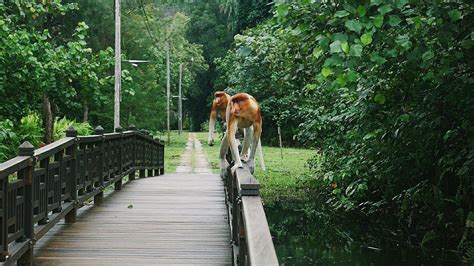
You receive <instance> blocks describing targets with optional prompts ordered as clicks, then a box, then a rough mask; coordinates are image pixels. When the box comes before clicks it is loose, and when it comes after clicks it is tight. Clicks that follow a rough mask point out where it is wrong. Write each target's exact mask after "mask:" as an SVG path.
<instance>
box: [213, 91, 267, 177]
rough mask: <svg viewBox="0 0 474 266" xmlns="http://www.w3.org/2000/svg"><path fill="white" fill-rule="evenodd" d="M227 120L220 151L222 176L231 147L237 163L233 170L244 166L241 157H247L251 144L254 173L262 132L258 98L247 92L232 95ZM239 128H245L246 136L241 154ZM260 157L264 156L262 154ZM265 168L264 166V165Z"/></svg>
mask: <svg viewBox="0 0 474 266" xmlns="http://www.w3.org/2000/svg"><path fill="white" fill-rule="evenodd" d="M226 121H227V131H226V133H225V135H224V138H223V139H222V143H221V147H220V153H219V159H220V169H221V177H222V178H224V175H225V172H226V169H227V166H228V163H227V161H226V159H225V155H226V153H227V150H228V149H229V147H230V151H231V154H232V158H233V159H234V163H235V165H234V166H233V167H232V171H235V169H237V167H242V162H241V157H242V158H245V157H246V154H247V152H248V150H249V146H250V154H249V156H248V159H247V163H248V165H249V168H250V172H251V173H252V174H253V172H254V170H255V153H256V150H257V146H259V145H258V144H259V142H260V135H261V133H262V111H261V109H260V106H259V104H258V102H257V100H255V98H254V97H252V96H251V95H249V94H247V93H238V94H236V95H234V96H232V97H231V98H230V101H229V103H228V104H227V109H226ZM237 128H243V129H244V130H245V138H244V143H243V147H242V153H241V154H240V155H239V149H238V147H237V142H236V139H235V133H236V131H237ZM260 157H261V158H262V156H261V154H260ZM263 168H264V166H263V165H262V169H263Z"/></svg>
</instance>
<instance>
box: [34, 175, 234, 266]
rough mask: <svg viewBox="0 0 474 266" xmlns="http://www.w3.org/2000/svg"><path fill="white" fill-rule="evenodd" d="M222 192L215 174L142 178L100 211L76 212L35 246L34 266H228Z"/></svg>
mask: <svg viewBox="0 0 474 266" xmlns="http://www.w3.org/2000/svg"><path fill="white" fill-rule="evenodd" d="M227 219H228V217H227V211H226V205H225V196H224V188H223V184H222V181H221V180H220V178H219V177H218V176H217V175H214V174H210V173H178V174H166V175H163V176H157V177H148V178H141V179H137V180H134V181H131V182H129V183H127V185H125V186H124V188H123V190H122V191H118V192H115V193H111V194H110V195H109V196H107V197H106V198H105V199H104V202H103V203H102V204H101V205H100V206H94V205H92V204H91V206H86V207H83V208H81V209H80V211H79V216H78V219H77V222H76V223H74V224H64V223H63V222H61V223H60V224H58V225H57V226H55V227H54V228H53V229H52V230H51V231H50V232H49V233H48V234H47V235H46V236H44V237H43V238H42V239H41V240H40V241H39V242H38V243H37V244H36V246H35V251H34V255H35V256H34V257H35V263H36V264H42V263H46V264H67V263H70V264H84V265H96V264H110V265H124V264H128V265H143V264H181V265H182V264H205V265H228V264H231V263H232V254H231V246H230V231H229V225H228V220H227Z"/></svg>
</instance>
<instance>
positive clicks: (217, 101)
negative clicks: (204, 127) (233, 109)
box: [207, 91, 230, 146]
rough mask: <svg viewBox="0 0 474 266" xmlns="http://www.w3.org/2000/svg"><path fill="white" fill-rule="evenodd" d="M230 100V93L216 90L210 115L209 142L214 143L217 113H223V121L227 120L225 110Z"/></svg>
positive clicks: (210, 144)
mask: <svg viewBox="0 0 474 266" xmlns="http://www.w3.org/2000/svg"><path fill="white" fill-rule="evenodd" d="M229 101H230V95H229V94H227V93H225V92H223V91H216V92H215V93H214V100H213V101H212V107H211V116H210V117H209V137H208V139H207V144H209V146H212V145H214V127H215V126H216V119H217V113H218V112H219V114H220V115H221V118H222V121H224V122H226V117H225V111H226V109H227V104H228V103H229Z"/></svg>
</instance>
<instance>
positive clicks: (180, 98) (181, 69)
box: [178, 64, 183, 135]
mask: <svg viewBox="0 0 474 266" xmlns="http://www.w3.org/2000/svg"><path fill="white" fill-rule="evenodd" d="M182 77H183V64H179V101H178V107H179V117H178V129H179V135H181V132H182V131H183V98H182V94H181V80H182Z"/></svg>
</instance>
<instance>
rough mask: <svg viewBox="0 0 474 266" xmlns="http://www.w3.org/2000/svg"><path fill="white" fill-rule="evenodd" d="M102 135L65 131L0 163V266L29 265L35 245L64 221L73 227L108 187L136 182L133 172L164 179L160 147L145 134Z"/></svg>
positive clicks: (25, 145) (119, 132) (132, 131)
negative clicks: (126, 179) (90, 202)
mask: <svg viewBox="0 0 474 266" xmlns="http://www.w3.org/2000/svg"><path fill="white" fill-rule="evenodd" d="M103 131H104V130H103V129H102V128H101V127H100V126H99V127H97V128H96V130H95V135H89V136H77V131H76V130H75V129H74V128H68V129H67V130H66V137H64V138H62V139H60V140H58V141H56V142H53V143H51V144H49V145H46V146H44V147H41V148H39V149H36V150H35V149H34V147H33V146H32V145H31V144H30V143H29V142H25V143H23V144H22V145H21V146H20V147H19V156H17V157H15V158H12V159H10V160H8V161H6V162H3V163H0V202H1V204H0V261H3V262H4V264H13V263H14V262H15V261H18V264H19V265H20V264H21V265H24V264H26V265H28V264H30V265H31V263H32V259H33V246H34V245H35V242H36V241H37V240H38V239H40V238H41V237H42V236H44V235H45V234H46V233H47V232H48V231H49V230H50V229H51V228H53V226H54V225H55V224H56V223H57V222H59V220H60V219H62V218H65V219H66V222H68V223H74V222H75V220H76V215H77V209H78V208H79V207H80V206H81V205H82V204H83V203H84V202H85V201H86V200H89V199H90V198H92V197H94V202H95V203H100V202H102V198H103V192H104V189H105V188H106V187H107V186H109V185H112V184H114V185H115V189H116V190H120V189H121V187H122V178H123V177H125V176H127V175H128V177H129V180H134V179H135V172H136V171H139V175H140V177H145V176H146V173H145V171H148V176H152V175H160V174H163V173H164V145H163V144H162V143H161V142H160V141H158V140H155V139H154V138H153V137H152V136H151V135H150V134H149V132H148V131H138V130H135V128H134V127H132V128H131V129H130V130H128V131H123V130H122V129H121V128H117V129H116V132H115V133H107V134H104V132H103ZM15 174H16V178H17V180H15V181H13V182H10V181H9V180H8V179H9V176H11V175H15Z"/></svg>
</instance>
